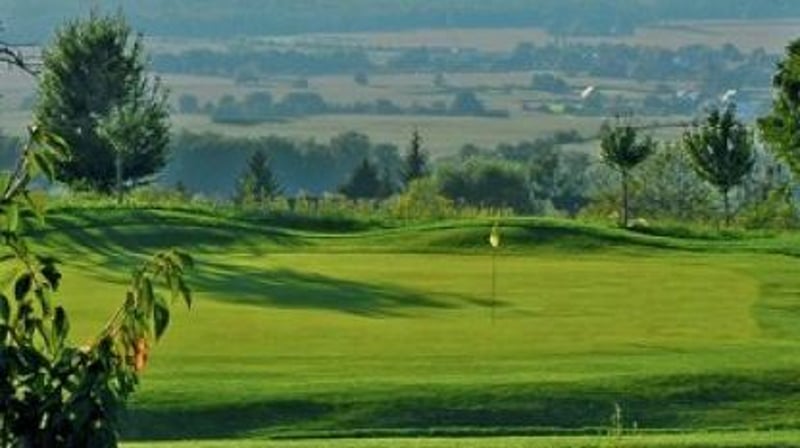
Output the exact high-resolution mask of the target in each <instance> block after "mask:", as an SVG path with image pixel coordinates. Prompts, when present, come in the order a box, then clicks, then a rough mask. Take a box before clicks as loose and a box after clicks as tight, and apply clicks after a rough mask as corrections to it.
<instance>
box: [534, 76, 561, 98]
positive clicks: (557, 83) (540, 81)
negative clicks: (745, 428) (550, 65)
mask: <svg viewBox="0 0 800 448" xmlns="http://www.w3.org/2000/svg"><path fill="white" fill-rule="evenodd" d="M531 88H532V89H534V90H541V91H543V92H549V93H554V94H558V95H563V94H567V93H569V92H570V87H569V84H567V82H566V81H564V79H563V78H560V77H558V76H556V75H553V74H552V73H537V74H535V75H533V78H532V80H531Z"/></svg>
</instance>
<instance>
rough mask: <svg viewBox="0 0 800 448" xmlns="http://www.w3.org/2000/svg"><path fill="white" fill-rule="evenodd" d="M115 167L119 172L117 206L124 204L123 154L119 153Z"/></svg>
mask: <svg viewBox="0 0 800 448" xmlns="http://www.w3.org/2000/svg"><path fill="white" fill-rule="evenodd" d="M116 156H117V158H116V160H115V161H114V162H115V163H114V165H115V168H116V171H117V204H119V205H121V204H122V153H121V152H120V151H117V154H116Z"/></svg>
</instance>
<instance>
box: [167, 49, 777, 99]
mask: <svg viewBox="0 0 800 448" xmlns="http://www.w3.org/2000/svg"><path fill="white" fill-rule="evenodd" d="M153 62H154V67H155V68H156V69H157V70H159V71H161V72H166V73H187V74H199V75H214V76H227V77H230V78H234V79H236V80H238V81H240V82H243V83H258V82H259V80H261V79H264V78H266V77H269V76H272V75H287V74H292V75H321V74H352V73H358V72H362V73H366V72H371V73H431V74H440V73H457V72H483V71H486V72H508V71H550V72H559V73H563V74H565V75H568V76H589V77H600V78H617V79H633V80H638V81H644V80H656V81H676V80H677V81H694V82H697V83H699V84H700V85H701V86H700V88H701V89H702V90H704V91H709V92H712V93H714V94H716V93H718V92H719V91H720V90H725V89H738V88H742V87H747V86H764V85H765V84H766V83H767V82H768V80H769V79H770V76H771V74H772V69H773V68H774V66H775V63H776V62H777V56H776V55H770V54H767V53H766V52H764V50H762V49H757V50H753V51H751V52H742V51H741V50H739V49H738V48H737V47H735V46H733V45H724V46H722V47H719V48H713V47H710V46H707V45H692V46H685V47H681V48H679V49H675V50H672V49H665V48H658V47H650V46H633V45H627V44H597V45H590V44H566V45H561V44H555V43H550V44H543V45H535V44H531V43H521V44H519V45H518V46H517V47H516V48H515V49H513V50H512V51H510V52H506V53H502V52H500V53H494V52H482V51H477V50H465V51H459V52H453V51H452V50H451V49H450V48H427V47H419V48H409V49H404V50H399V51H397V52H395V53H394V54H393V55H391V56H390V57H389V58H388V59H386V60H385V61H384V60H381V61H376V60H373V59H372V58H371V56H370V54H369V52H368V51H367V50H342V51H340V52H334V53H331V52H330V50H323V51H314V50H312V51H309V52H303V53H300V52H296V51H285V52H282V51H278V50H274V49H261V50H235V51H217V50H189V51H185V52H181V53H176V54H158V55H155V56H154V58H153Z"/></svg>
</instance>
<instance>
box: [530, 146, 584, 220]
mask: <svg viewBox="0 0 800 448" xmlns="http://www.w3.org/2000/svg"><path fill="white" fill-rule="evenodd" d="M590 165H591V160H590V158H589V155H588V154H586V153H583V152H577V151H565V150H562V149H558V148H556V147H545V148H541V149H540V150H538V151H536V152H535V153H534V154H533V156H532V157H531V158H530V161H529V162H528V178H529V179H530V181H529V183H530V192H531V200H532V201H533V205H534V211H536V212H545V211H546V209H547V206H548V205H549V206H552V207H553V208H554V209H556V210H558V211H561V212H564V213H566V214H567V215H568V216H575V215H576V214H577V213H578V212H579V211H580V210H581V209H582V208H583V207H585V206H586V204H587V203H588V202H589V197H588V190H589V176H588V170H589V166H590ZM548 203H549V204H548Z"/></svg>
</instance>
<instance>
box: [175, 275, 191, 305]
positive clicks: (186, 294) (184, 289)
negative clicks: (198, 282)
mask: <svg viewBox="0 0 800 448" xmlns="http://www.w3.org/2000/svg"><path fill="white" fill-rule="evenodd" d="M178 288H179V289H180V290H181V295H182V296H183V301H184V302H186V307H187V308H189V309H191V308H192V290H191V289H189V287H188V286H187V285H186V282H184V281H183V278H181V277H178Z"/></svg>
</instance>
